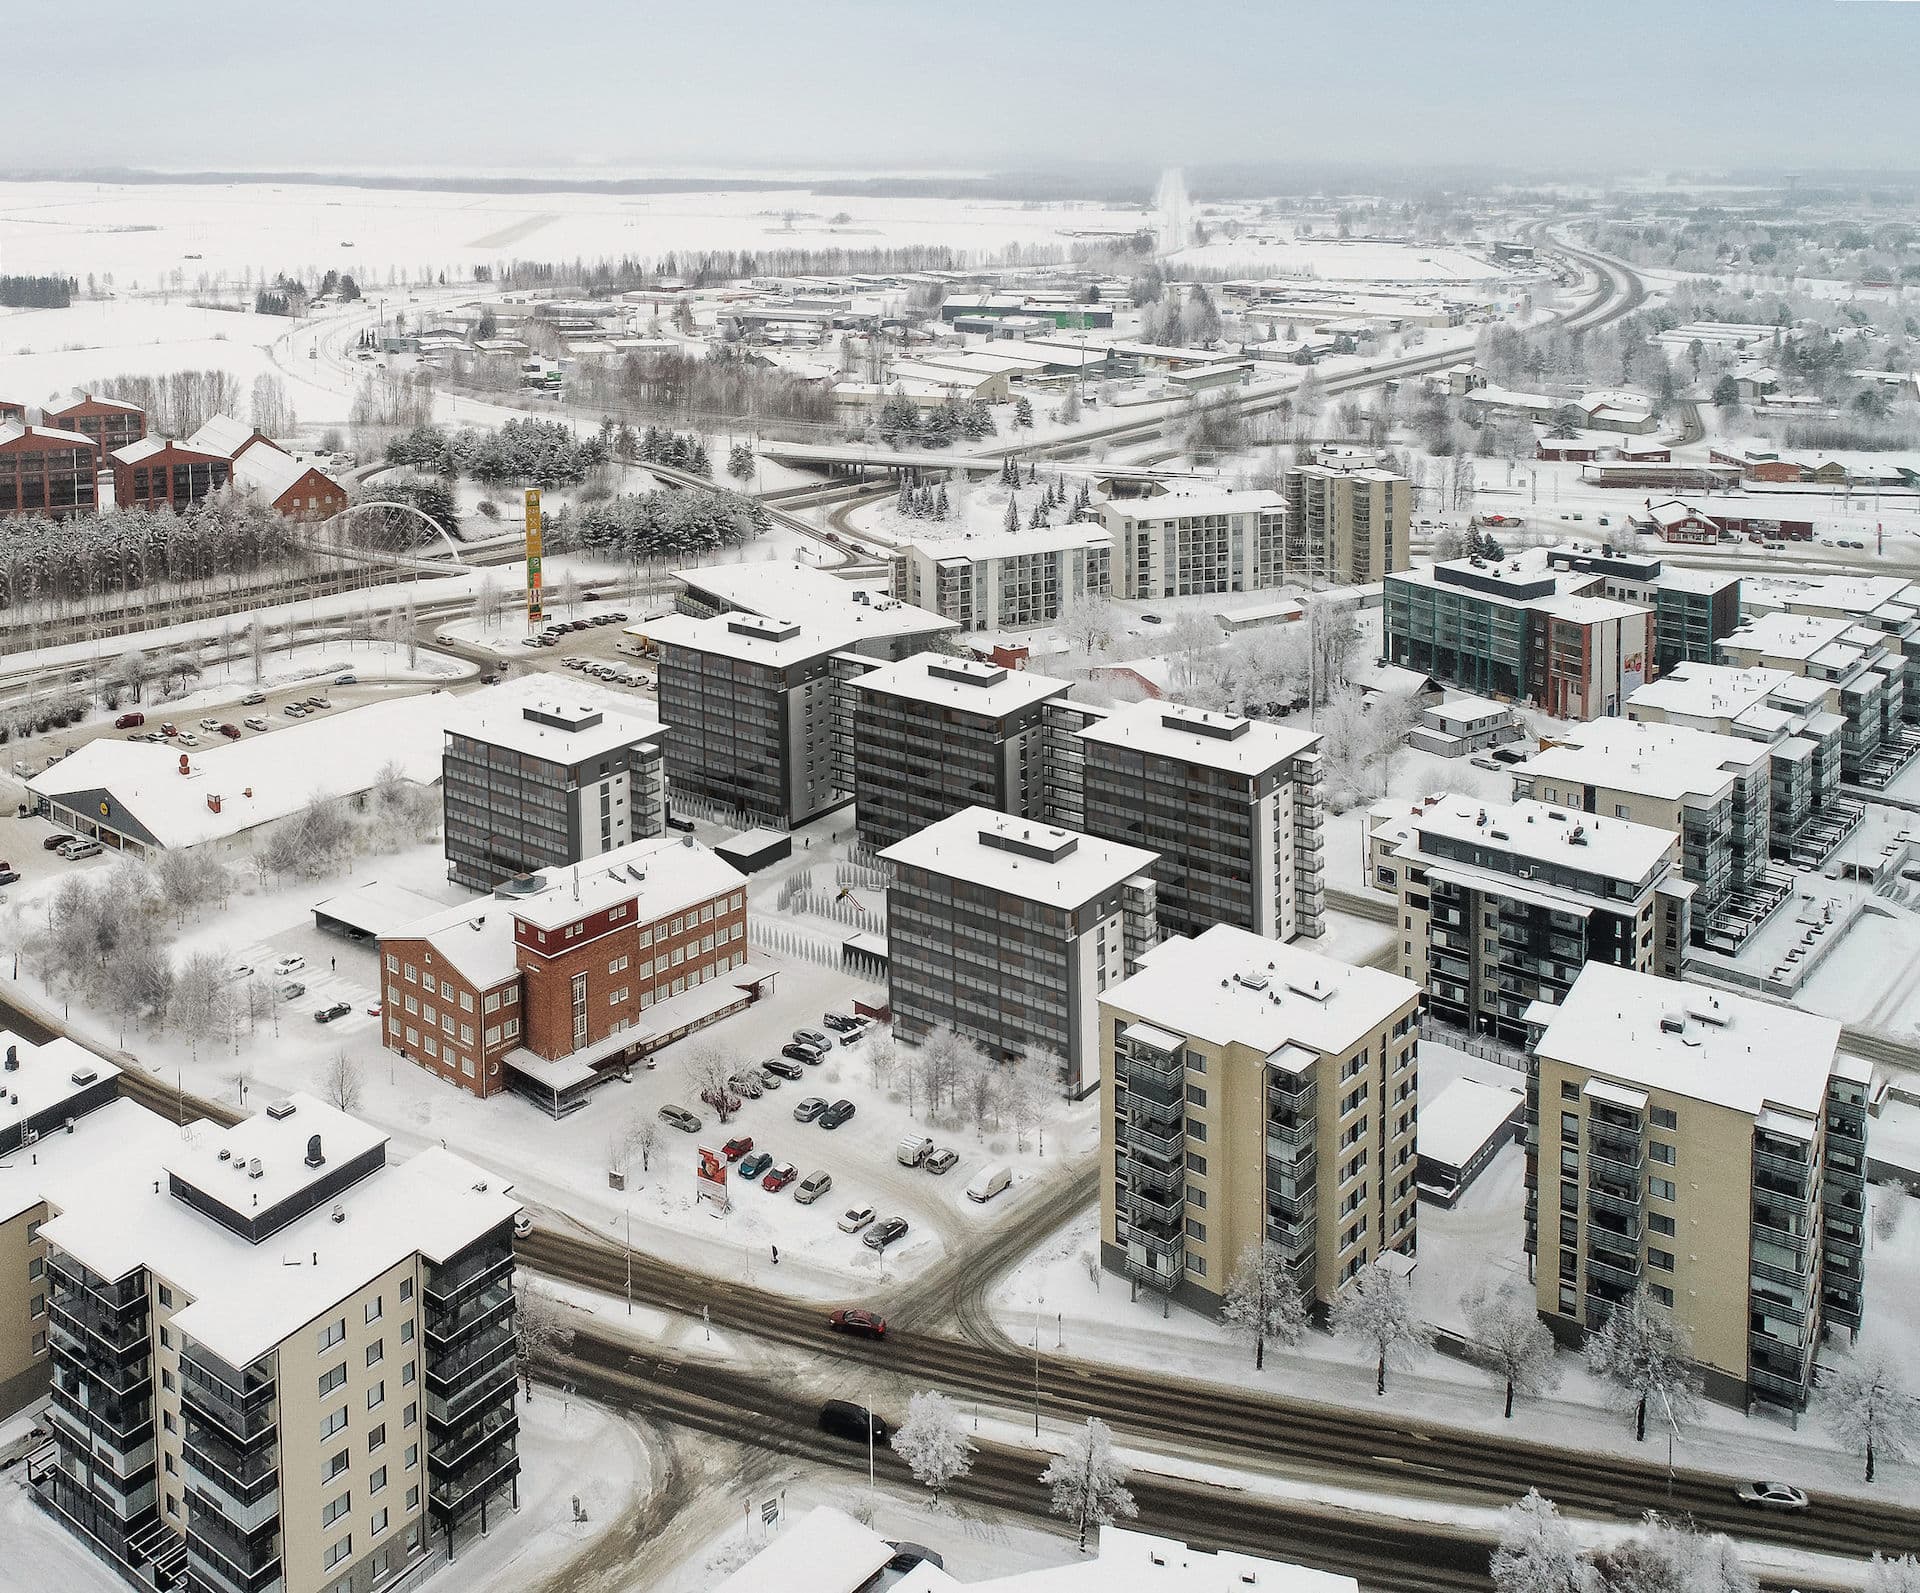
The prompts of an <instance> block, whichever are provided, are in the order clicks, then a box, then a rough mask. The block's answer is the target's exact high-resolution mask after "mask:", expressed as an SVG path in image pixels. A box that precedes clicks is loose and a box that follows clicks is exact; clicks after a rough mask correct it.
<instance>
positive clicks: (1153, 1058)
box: [1115, 1045, 1187, 1085]
mask: <svg viewBox="0 0 1920 1593" xmlns="http://www.w3.org/2000/svg"><path fill="white" fill-rule="evenodd" d="M1115 1060H1116V1061H1117V1062H1118V1063H1119V1069H1118V1071H1119V1073H1120V1075H1121V1077H1123V1078H1126V1079H1129V1080H1131V1079H1133V1078H1134V1077H1135V1076H1142V1077H1145V1078H1149V1079H1153V1080H1156V1081H1158V1082H1160V1083H1162V1084H1170V1085H1171V1084H1178V1085H1184V1084H1185V1083H1186V1077H1187V1064H1186V1059H1185V1057H1184V1056H1183V1055H1182V1053H1181V1052H1180V1051H1178V1050H1175V1051H1174V1052H1173V1053H1172V1054H1171V1055H1169V1054H1168V1053H1166V1052H1164V1051H1156V1050H1154V1049H1153V1048H1152V1047H1151V1046H1144V1045H1134V1046H1131V1047H1129V1048H1128V1049H1127V1051H1126V1052H1125V1053H1124V1054H1122V1055H1121V1056H1119V1057H1118V1058H1116V1059H1115Z"/></svg>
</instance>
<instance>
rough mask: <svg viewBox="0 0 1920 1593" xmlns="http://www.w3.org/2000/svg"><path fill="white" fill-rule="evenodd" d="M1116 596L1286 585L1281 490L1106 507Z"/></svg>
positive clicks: (1117, 501) (1127, 501) (1174, 496)
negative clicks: (1111, 545)
mask: <svg viewBox="0 0 1920 1593" xmlns="http://www.w3.org/2000/svg"><path fill="white" fill-rule="evenodd" d="M1100 518H1101V520H1102V522H1103V523H1104V524H1105V525H1106V528H1107V531H1108V532H1109V533H1110V534H1111V536H1112V538H1113V590H1114V595H1115V596H1117V597H1126V598H1140V599H1147V598H1156V597H1196V596H1205V595H1208V594H1211V593H1215V592H1257V591H1261V590H1264V589H1265V588H1267V587H1270V586H1278V585H1279V584H1280V583H1281V581H1283V580H1285V579H1286V578H1287V577H1286V574H1285V572H1284V569H1283V559H1284V556H1285V546H1284V544H1285V540H1286V529H1287V502H1286V499H1285V498H1283V497H1282V496H1281V495H1280V494H1279V493H1277V492H1208V493H1170V494H1163V495H1161V496H1158V497H1152V498H1114V499H1111V500H1109V501H1108V502H1106V503H1103V504H1102V505H1101V506H1100Z"/></svg>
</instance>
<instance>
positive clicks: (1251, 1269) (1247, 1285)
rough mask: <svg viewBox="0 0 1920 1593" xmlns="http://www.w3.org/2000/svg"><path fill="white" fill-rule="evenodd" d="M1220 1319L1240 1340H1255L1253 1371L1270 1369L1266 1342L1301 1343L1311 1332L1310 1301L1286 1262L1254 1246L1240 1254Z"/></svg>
mask: <svg viewBox="0 0 1920 1593" xmlns="http://www.w3.org/2000/svg"><path fill="white" fill-rule="evenodd" d="M1220 1320H1221V1321H1222V1322H1224V1323H1225V1324H1226V1327H1227V1331H1228V1332H1230V1333H1231V1334H1233V1336H1234V1337H1235V1338H1237V1339H1243V1340H1245V1339H1251V1340H1252V1341H1253V1369H1254V1370H1255V1371H1256V1372H1258V1371H1261V1370H1262V1369H1264V1367H1265V1366H1266V1364H1267V1340H1268V1339H1272V1340H1274V1341H1275V1342H1276V1343H1279V1344H1283V1345H1290V1344H1298V1343H1299V1342H1300V1338H1301V1335H1302V1334H1304V1333H1305V1332H1306V1331H1307V1301H1306V1296H1305V1295H1304V1294H1303V1293H1302V1292H1301V1289H1300V1285H1299V1282H1298V1281H1297V1280H1296V1279H1295V1277H1294V1275H1293V1273H1292V1272H1291V1271H1290V1270H1289V1269H1288V1267H1287V1261H1286V1257H1284V1256H1283V1255H1281V1254H1280V1252H1279V1251H1278V1250H1275V1249H1274V1248H1273V1247H1272V1246H1271V1245H1267V1244H1263V1243H1260V1242H1258V1241H1256V1242H1255V1243H1253V1244H1250V1245H1248V1246H1247V1248H1246V1249H1245V1250H1243V1251H1241V1252H1240V1259H1239V1261H1238V1262H1237V1263H1235V1265H1234V1269H1233V1273H1232V1275H1231V1276H1230V1277H1229V1278H1228V1279H1227V1294H1226V1299H1225V1300H1224V1301H1223V1302H1222V1303H1221V1306H1220Z"/></svg>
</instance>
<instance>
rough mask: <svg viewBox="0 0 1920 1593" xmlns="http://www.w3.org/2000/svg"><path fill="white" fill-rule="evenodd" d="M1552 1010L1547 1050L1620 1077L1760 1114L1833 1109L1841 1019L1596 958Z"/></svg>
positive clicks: (1547, 1011)
mask: <svg viewBox="0 0 1920 1593" xmlns="http://www.w3.org/2000/svg"><path fill="white" fill-rule="evenodd" d="M1536 1015H1538V1016H1539V1017H1541V1018H1547V1019H1549V1020H1550V1021H1548V1023H1547V1028H1546V1032H1545V1033H1544V1034H1543V1035H1542V1036H1541V1038H1540V1042H1539V1045H1538V1046H1537V1048H1536V1049H1537V1050H1538V1051H1539V1053H1540V1054H1541V1055H1542V1056H1545V1057H1551V1058H1552V1059H1553V1060H1555V1061H1557V1062H1560V1063H1563V1064H1565V1065H1567V1066H1570V1067H1576V1068H1580V1069H1583V1070H1584V1071H1586V1072H1588V1073H1597V1074H1599V1075H1601V1076H1602V1077H1603V1078H1606V1079H1611V1080H1613V1081H1614V1082H1616V1083H1621V1084H1627V1085H1633V1086H1638V1087H1640V1088H1643V1089H1647V1090H1654V1091H1660V1092H1663V1093H1665V1094H1668V1095H1680V1096H1685V1097H1687V1098H1689V1099H1691V1100H1698V1101H1707V1102H1711V1103H1713V1104H1714V1105H1717V1106H1725V1107H1728V1108H1731V1109H1732V1110H1734V1111H1739V1112H1746V1113H1751V1114H1754V1115H1756V1116H1757V1115H1758V1114H1759V1113H1760V1112H1761V1111H1762V1110H1763V1109H1764V1108H1766V1107H1769V1106H1772V1107H1779V1108H1784V1109H1786V1110H1788V1111H1791V1112H1796V1113H1800V1114H1818V1113H1820V1112H1822V1111H1824V1110H1825V1107H1826V1095H1827V1078H1828V1076H1829V1075H1830V1074H1831V1073H1832V1072H1833V1062H1834V1052H1835V1051H1836V1049H1837V1048H1838V1046H1839V1044H1840V1024H1839V1021H1838V1020H1837V1019H1834V1018H1823V1017H1821V1016H1820V1015H1819V1014H1817V1013H1812V1012H1805V1011H1802V1010H1800V1009H1798V1008H1795V1007H1784V1006H1777V1005H1775V1004H1774V1003H1773V1002H1770V1001H1758V1000H1755V999H1753V998H1752V997H1749V996H1741V995H1735V994H1733V993H1732V992H1731V991H1724V990H1707V989H1705V988H1704V987H1702V986H1699V985H1692V984H1686V983H1684V982H1681V981H1678V980H1673V979H1661V978H1657V977H1656V976H1654V975H1653V974H1643V973H1635V972H1633V971H1632V970H1630V969H1626V968H1616V967H1614V966H1612V965H1611V964H1609V963H1593V962H1590V963H1588V964H1587V965H1586V967H1585V968H1583V969H1582V970H1581V972H1580V977H1579V978H1578V979H1576V980H1575V981H1574V983H1573V988H1572V989H1571V990H1569V991H1568V992H1567V998H1566V1000H1565V1001H1563V1002H1562V1003H1561V1004H1560V1005H1559V1006H1557V1007H1543V1006H1542V1005H1541V1004H1539V1003H1536V1004H1535V1006H1534V1007H1533V1008H1531V1009H1530V1010H1529V1013H1528V1016H1529V1017H1530V1018H1533V1017H1535V1016H1536Z"/></svg>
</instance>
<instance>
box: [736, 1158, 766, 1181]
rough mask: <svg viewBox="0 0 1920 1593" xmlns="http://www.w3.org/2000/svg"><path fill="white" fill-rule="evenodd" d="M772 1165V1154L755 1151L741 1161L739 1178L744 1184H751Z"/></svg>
mask: <svg viewBox="0 0 1920 1593" xmlns="http://www.w3.org/2000/svg"><path fill="white" fill-rule="evenodd" d="M772 1165H773V1153H772V1152H771V1151H755V1152H754V1153H753V1154H752V1155H751V1156H748V1157H745V1158H744V1159H743V1160H742V1161H741V1163H740V1177H741V1178H742V1179H743V1180H744V1181H745V1182H747V1183H752V1182H753V1181H754V1179H756V1178H758V1177H759V1176H760V1175H761V1174H762V1173H764V1172H765V1171H766V1170H767V1169H768V1168H769V1167H771V1166H772Z"/></svg>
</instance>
